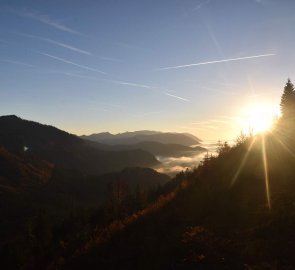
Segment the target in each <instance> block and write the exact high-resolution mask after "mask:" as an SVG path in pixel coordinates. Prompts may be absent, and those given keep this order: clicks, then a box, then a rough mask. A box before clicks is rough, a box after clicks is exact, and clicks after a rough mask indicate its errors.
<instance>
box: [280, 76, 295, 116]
mask: <svg viewBox="0 0 295 270" xmlns="http://www.w3.org/2000/svg"><path fill="white" fill-rule="evenodd" d="M280 106H281V112H282V116H283V118H285V119H287V118H288V119H290V118H294V117H295V89H294V85H293V83H292V82H291V80H290V79H288V81H287V83H286V85H285V87H284V92H283V94H282V97H281V103H280Z"/></svg>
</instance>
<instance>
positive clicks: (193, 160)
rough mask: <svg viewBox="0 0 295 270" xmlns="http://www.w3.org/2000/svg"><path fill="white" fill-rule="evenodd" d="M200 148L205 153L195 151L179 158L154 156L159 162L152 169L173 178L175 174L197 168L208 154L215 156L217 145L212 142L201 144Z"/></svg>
mask: <svg viewBox="0 0 295 270" xmlns="http://www.w3.org/2000/svg"><path fill="white" fill-rule="evenodd" d="M201 146H202V147H204V148H206V149H207V150H208V151H207V152H199V151H196V152H194V153H192V154H191V155H189V156H180V157H164V156H156V158H157V160H158V161H160V162H161V164H160V165H159V166H157V167H156V168H154V169H155V170H156V171H158V172H160V173H165V174H168V175H169V176H175V175H176V174H177V173H179V172H181V171H183V170H186V169H193V168H195V167H198V165H199V163H200V161H201V160H202V159H203V158H204V156H205V155H206V154H207V153H208V154H212V155H215V154H216V150H217V147H218V144H217V143H216V141H214V142H212V141H211V142H206V143H202V145H201Z"/></svg>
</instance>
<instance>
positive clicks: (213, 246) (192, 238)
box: [66, 129, 295, 269]
mask: <svg viewBox="0 0 295 270" xmlns="http://www.w3.org/2000/svg"><path fill="white" fill-rule="evenodd" d="M289 135H290V134H289ZM289 135H288V136H287V133H282V132H281V131H278V129H277V130H276V131H273V133H272V134H268V135H265V136H264V137H263V136H256V137H254V138H249V139H248V140H246V141H244V142H241V143H240V144H239V145H238V146H236V147H234V148H231V149H230V148H228V147H223V148H221V149H220V155H219V158H211V157H207V158H206V159H205V160H204V164H203V166H202V167H200V168H199V169H198V170H196V171H195V172H192V173H187V174H183V175H182V176H181V177H182V178H183V181H185V182H188V188H186V189H183V190H180V191H179V192H178V193H177V196H176V197H175V199H174V200H172V202H170V203H168V204H167V205H165V206H164V207H162V208H161V209H160V210H159V211H156V212H153V213H151V214H149V215H147V216H146V217H144V218H142V219H139V220H138V221H136V222H134V223H133V224H131V225H129V226H127V227H126V228H125V230H123V231H122V232H120V233H118V234H116V235H114V236H113V237H112V239H111V240H110V241H109V242H107V243H106V244H104V245H100V246H98V247H97V248H96V249H92V250H90V251H88V252H87V253H86V254H84V255H83V256H81V257H78V258H76V259H75V260H73V261H70V262H68V263H69V264H68V265H69V268H68V269H82V266H83V267H85V268H93V267H102V268H107V269H171V268H172V269H245V265H248V266H249V267H256V268H255V269H265V268H263V267H267V269H276V268H275V267H279V269H287V268H288V267H289V268H288V269H292V267H294V266H295V260H294V256H293V255H292V251H293V250H294V248H295V234H294V233H293V228H294V225H295V205H294V203H293V202H294V201H295V195H294V194H295V192H294V191H295V182H294V180H295V177H294V166H295V158H294V156H293V150H294V148H295V143H294V141H293V139H291V137H290V136H289ZM290 267H291V268H290ZM66 268H67V267H66Z"/></svg>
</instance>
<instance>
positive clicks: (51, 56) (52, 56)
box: [38, 52, 106, 74]
mask: <svg viewBox="0 0 295 270" xmlns="http://www.w3.org/2000/svg"><path fill="white" fill-rule="evenodd" d="M38 53H39V54H41V55H44V56H47V57H50V58H52V59H55V60H58V61H61V62H64V63H67V64H70V65H73V66H76V67H79V68H82V69H86V70H90V71H95V72H98V73H101V74H106V73H105V72H103V71H101V70H98V69H95V68H91V67H88V66H84V65H80V64H77V63H75V62H72V61H69V60H66V59H63V58H61V57H57V56H54V55H51V54H48V53H42V52H38Z"/></svg>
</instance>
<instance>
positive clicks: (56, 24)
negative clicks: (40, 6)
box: [6, 8, 84, 36]
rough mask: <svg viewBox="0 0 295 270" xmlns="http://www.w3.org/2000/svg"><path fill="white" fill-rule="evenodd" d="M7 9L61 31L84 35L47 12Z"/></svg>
mask: <svg viewBox="0 0 295 270" xmlns="http://www.w3.org/2000/svg"><path fill="white" fill-rule="evenodd" d="M6 10H7V11H9V12H11V13H14V14H16V15H18V16H21V17H24V18H29V19H31V20H35V21H38V22H40V23H43V24H46V25H48V26H51V27H53V28H55V29H58V30H60V31H64V32H68V33H72V34H75V35H80V36H84V35H83V34H82V33H80V32H78V31H76V30H74V29H72V28H70V27H68V26H66V25H64V24H63V23H61V22H60V21H58V20H56V19H52V18H51V17H50V16H48V15H47V14H41V13H38V12H33V11H28V10H17V9H13V8H8V9H6Z"/></svg>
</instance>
